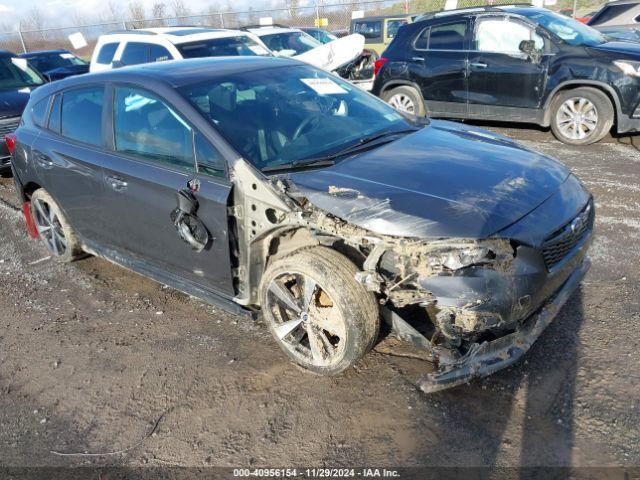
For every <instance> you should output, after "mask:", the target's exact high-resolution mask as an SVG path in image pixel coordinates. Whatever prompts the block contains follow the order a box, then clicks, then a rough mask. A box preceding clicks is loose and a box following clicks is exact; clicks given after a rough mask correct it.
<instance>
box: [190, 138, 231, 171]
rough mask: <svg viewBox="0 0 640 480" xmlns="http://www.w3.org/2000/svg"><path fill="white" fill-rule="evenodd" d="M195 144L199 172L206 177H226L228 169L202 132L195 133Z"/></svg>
mask: <svg viewBox="0 0 640 480" xmlns="http://www.w3.org/2000/svg"><path fill="white" fill-rule="evenodd" d="M195 142H196V149H195V150H196V161H197V162H198V171H199V172H200V173H204V174H205V175H211V176H214V177H224V176H225V170H226V169H225V166H224V165H225V163H224V159H223V158H222V155H220V152H218V150H217V149H216V148H215V147H214V146H213V145H211V144H210V143H209V141H208V140H207V139H206V138H204V136H203V135H202V134H201V133H200V132H196V133H195Z"/></svg>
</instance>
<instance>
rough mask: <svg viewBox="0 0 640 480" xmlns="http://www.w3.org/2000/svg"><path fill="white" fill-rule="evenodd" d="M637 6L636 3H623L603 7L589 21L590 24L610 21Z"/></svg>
mask: <svg viewBox="0 0 640 480" xmlns="http://www.w3.org/2000/svg"><path fill="white" fill-rule="evenodd" d="M634 7H636V4H635V3H623V4H622V5H607V6H605V7H603V8H602V10H600V11H599V12H598V13H596V14H595V16H594V17H593V18H592V19H591V21H590V22H589V25H591V26H593V25H600V24H602V23H606V22H609V21H611V20H613V19H614V18H616V17H617V16H618V15H622V14H623V13H625V12H627V11H628V10H631V9H632V8H634Z"/></svg>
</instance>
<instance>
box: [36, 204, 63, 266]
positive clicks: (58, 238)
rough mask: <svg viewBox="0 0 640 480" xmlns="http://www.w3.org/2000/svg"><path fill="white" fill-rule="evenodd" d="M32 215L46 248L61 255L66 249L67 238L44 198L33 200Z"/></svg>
mask: <svg viewBox="0 0 640 480" xmlns="http://www.w3.org/2000/svg"><path fill="white" fill-rule="evenodd" d="M33 207H34V209H33V214H34V215H33V216H34V220H35V223H36V228H37V229H38V234H39V235H40V237H41V238H42V239H43V240H44V243H45V246H46V247H47V250H49V251H50V252H51V253H53V254H55V255H63V254H64V252H65V251H66V250H67V238H66V237H65V235H64V230H63V228H62V224H61V223H60V219H59V218H58V216H57V215H56V213H55V211H54V210H53V209H52V208H51V205H49V203H47V202H46V201H44V200H41V199H39V198H38V199H34V200H33Z"/></svg>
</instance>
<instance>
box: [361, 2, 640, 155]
mask: <svg viewBox="0 0 640 480" xmlns="http://www.w3.org/2000/svg"><path fill="white" fill-rule="evenodd" d="M597 18H598V15H597V14H596V16H595V17H594V20H596V19H597ZM375 73H376V78H375V83H374V87H373V93H374V94H376V95H378V96H380V97H382V98H383V99H385V100H386V101H388V102H389V103H390V104H391V105H393V106H394V107H395V108H397V109H399V110H401V111H405V112H408V113H412V114H416V115H424V114H429V115H430V116H434V117H448V118H462V119H482V120H494V121H509V122H524V123H533V124H538V125H541V126H544V127H551V130H552V132H553V134H554V135H555V136H556V137H557V138H558V139H559V140H560V141H562V142H565V143H569V144H574V145H585V144H590V143H593V142H597V141H599V140H600V139H602V138H603V137H604V136H605V135H606V134H607V133H608V132H609V131H610V130H611V128H612V127H614V129H615V131H616V132H617V133H626V132H636V131H638V130H639V129H640V78H639V77H640V44H639V43H636V42H624V41H615V40H611V39H610V38H608V37H607V36H605V35H603V34H602V33H600V32H599V31H597V30H595V29H593V28H591V27H589V26H586V25H584V24H582V23H580V22H577V21H575V20H573V19H570V18H567V17H565V16H563V15H560V14H558V13H554V12H551V11H549V10H546V9H543V8H536V7H532V6H522V5H518V6H504V7H484V8H471V9H461V10H452V11H444V12H438V13H433V14H427V15H424V16H421V17H418V18H416V19H415V21H414V22H413V23H411V24H408V25H406V26H404V27H402V28H400V29H399V30H398V33H397V34H396V36H395V38H394V39H393V41H392V42H391V44H390V45H389V47H388V48H387V49H386V50H385V51H384V53H383V56H382V57H381V58H380V59H379V60H378V62H377V64H376V72H375Z"/></svg>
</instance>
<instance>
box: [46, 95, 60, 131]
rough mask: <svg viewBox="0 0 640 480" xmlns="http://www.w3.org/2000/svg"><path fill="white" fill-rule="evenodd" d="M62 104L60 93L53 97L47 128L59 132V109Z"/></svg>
mask: <svg viewBox="0 0 640 480" xmlns="http://www.w3.org/2000/svg"><path fill="white" fill-rule="evenodd" d="M61 106H62V95H61V94H58V95H56V96H55V97H54V98H53V104H52V105H51V113H50V114H49V130H52V131H54V132H56V133H60V111H61V108H60V107H61Z"/></svg>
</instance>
